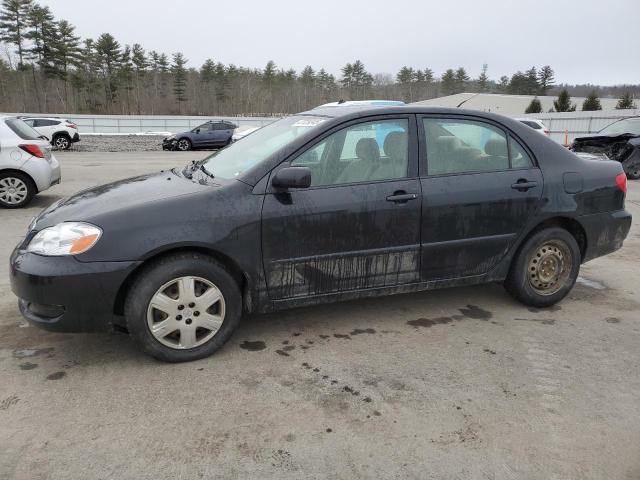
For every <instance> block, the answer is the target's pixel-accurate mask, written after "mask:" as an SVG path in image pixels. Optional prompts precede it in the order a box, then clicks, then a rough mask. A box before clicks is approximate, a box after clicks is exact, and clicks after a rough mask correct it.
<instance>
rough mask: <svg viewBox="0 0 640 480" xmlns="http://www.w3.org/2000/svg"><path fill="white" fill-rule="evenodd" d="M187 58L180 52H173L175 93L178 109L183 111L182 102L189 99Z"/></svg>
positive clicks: (172, 70)
mask: <svg viewBox="0 0 640 480" xmlns="http://www.w3.org/2000/svg"><path fill="white" fill-rule="evenodd" d="M186 65H187V59H186V58H184V55H183V54H182V53H180V52H177V53H174V54H173V65H171V73H172V74H173V94H174V95H175V97H176V100H177V101H178V111H179V112H180V113H182V104H183V103H184V102H186V101H187V69H186Z"/></svg>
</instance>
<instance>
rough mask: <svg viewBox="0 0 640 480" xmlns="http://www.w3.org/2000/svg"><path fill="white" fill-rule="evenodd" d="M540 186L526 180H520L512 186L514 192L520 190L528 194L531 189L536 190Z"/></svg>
mask: <svg viewBox="0 0 640 480" xmlns="http://www.w3.org/2000/svg"><path fill="white" fill-rule="evenodd" d="M537 186H538V182H530V181H528V180H525V179H524V178H521V179H519V180H518V181H517V182H516V183H514V184H513V185H511V188H513V189H514V190H519V191H521V192H526V191H527V190H529V189H530V188H534V187H537Z"/></svg>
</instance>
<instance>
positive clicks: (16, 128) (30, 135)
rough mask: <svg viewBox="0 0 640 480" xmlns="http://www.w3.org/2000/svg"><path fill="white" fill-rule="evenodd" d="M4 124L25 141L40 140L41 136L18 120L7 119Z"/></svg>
mask: <svg viewBox="0 0 640 480" xmlns="http://www.w3.org/2000/svg"><path fill="white" fill-rule="evenodd" d="M4 123H6V124H7V127H9V128H10V129H11V130H13V133H15V134H16V135H18V136H19V137H20V138H21V139H23V140H40V134H39V133H38V132H36V131H35V130H34V129H33V128H31V127H30V126H29V125H27V124H26V123H24V122H23V121H22V120H20V119H18V118H7V119H6V120H5V121H4Z"/></svg>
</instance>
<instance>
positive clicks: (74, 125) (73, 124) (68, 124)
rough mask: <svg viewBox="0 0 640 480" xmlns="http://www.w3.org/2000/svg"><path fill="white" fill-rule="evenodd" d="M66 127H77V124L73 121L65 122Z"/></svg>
mask: <svg viewBox="0 0 640 480" xmlns="http://www.w3.org/2000/svg"><path fill="white" fill-rule="evenodd" d="M67 127H69V128H75V129H76V130H77V129H78V126H77V125H76V124H75V123H71V122H67Z"/></svg>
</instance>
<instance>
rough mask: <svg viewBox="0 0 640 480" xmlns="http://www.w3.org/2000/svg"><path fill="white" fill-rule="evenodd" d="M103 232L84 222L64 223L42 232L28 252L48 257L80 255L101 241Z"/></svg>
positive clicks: (33, 241)
mask: <svg viewBox="0 0 640 480" xmlns="http://www.w3.org/2000/svg"><path fill="white" fill-rule="evenodd" d="M101 235H102V230H101V229H100V228H98V227H96V226H95V225H91V224H89V223H82V222H63V223H59V224H58V225H55V226H53V227H49V228H45V229H43V230H40V231H39V232H38V233H37V234H36V236H35V237H33V240H31V242H30V243H29V246H28V247H27V251H28V252H33V253H37V254H40V255H46V256H62V255H78V254H80V253H84V252H86V251H88V250H89V249H90V248H91V247H93V246H94V245H95V244H96V242H97V241H98V240H99V239H100V236H101Z"/></svg>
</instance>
